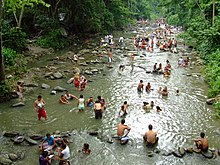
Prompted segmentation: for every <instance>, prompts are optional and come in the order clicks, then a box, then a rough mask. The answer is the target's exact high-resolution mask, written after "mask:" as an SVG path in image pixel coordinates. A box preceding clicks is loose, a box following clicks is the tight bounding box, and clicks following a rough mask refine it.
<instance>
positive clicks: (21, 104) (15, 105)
mask: <svg viewBox="0 0 220 165" xmlns="http://www.w3.org/2000/svg"><path fill="white" fill-rule="evenodd" d="M22 106H25V104H24V103H23V102H19V103H15V104H13V105H12V107H22Z"/></svg>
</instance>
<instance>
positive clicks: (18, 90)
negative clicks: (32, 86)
mask: <svg viewBox="0 0 220 165" xmlns="http://www.w3.org/2000/svg"><path fill="white" fill-rule="evenodd" d="M22 92H23V88H22V83H21V82H18V83H17V95H18V99H19V101H23V94H22Z"/></svg>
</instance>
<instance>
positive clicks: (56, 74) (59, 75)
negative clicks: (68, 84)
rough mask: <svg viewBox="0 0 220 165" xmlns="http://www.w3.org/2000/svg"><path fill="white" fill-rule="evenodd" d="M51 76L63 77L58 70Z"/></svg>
mask: <svg viewBox="0 0 220 165" xmlns="http://www.w3.org/2000/svg"><path fill="white" fill-rule="evenodd" d="M53 77H54V78H56V79H61V78H63V75H62V74H61V73H60V72H56V73H54V74H53Z"/></svg>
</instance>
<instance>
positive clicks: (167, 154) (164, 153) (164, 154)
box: [162, 151, 172, 156]
mask: <svg viewBox="0 0 220 165" xmlns="http://www.w3.org/2000/svg"><path fill="white" fill-rule="evenodd" d="M162 155H163V156H170V155H172V153H171V152H168V151H163V152H162Z"/></svg>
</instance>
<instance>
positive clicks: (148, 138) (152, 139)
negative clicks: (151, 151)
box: [143, 124, 159, 147]
mask: <svg viewBox="0 0 220 165" xmlns="http://www.w3.org/2000/svg"><path fill="white" fill-rule="evenodd" d="M148 128H149V131H147V132H146V133H145V135H144V137H143V139H144V142H146V143H147V144H146V145H147V146H149V147H150V146H153V145H154V144H156V143H157V142H158V139H159V138H158V137H157V132H155V131H153V126H152V125H151V124H150V125H149V126H148Z"/></svg>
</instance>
